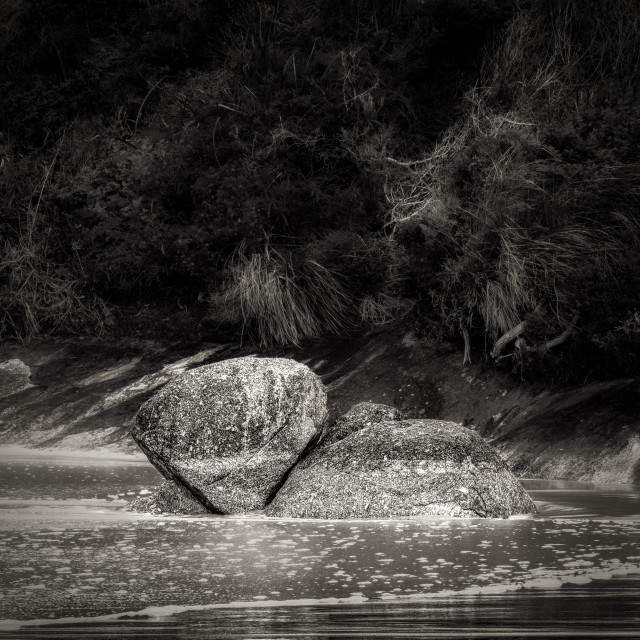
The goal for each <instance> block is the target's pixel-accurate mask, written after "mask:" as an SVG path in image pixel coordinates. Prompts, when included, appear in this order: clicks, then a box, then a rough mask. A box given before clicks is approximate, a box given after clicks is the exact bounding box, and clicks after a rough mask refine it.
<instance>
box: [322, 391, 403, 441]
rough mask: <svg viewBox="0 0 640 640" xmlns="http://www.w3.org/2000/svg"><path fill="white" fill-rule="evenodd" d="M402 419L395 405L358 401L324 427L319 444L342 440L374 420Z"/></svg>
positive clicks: (374, 421) (369, 424) (373, 422)
mask: <svg viewBox="0 0 640 640" xmlns="http://www.w3.org/2000/svg"><path fill="white" fill-rule="evenodd" d="M388 420H402V413H401V412H400V411H398V409H396V408H395V407H390V406H389V405H386V404H376V403H374V402H359V403H358V404H356V405H354V406H353V407H351V409H349V411H347V413H345V414H344V415H343V416H341V417H340V418H338V419H337V420H336V421H335V422H334V423H333V424H332V425H331V426H330V427H327V429H325V431H324V433H323V434H322V438H321V439H320V442H319V444H320V445H321V446H326V445H329V444H333V443H334V442H338V440H344V439H345V438H346V437H347V436H349V435H351V434H352V433H354V432H355V431H360V429H364V428H365V427H369V426H371V425H372V424H375V423H376V422H384V421H388Z"/></svg>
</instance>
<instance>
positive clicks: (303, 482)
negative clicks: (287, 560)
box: [267, 420, 535, 518]
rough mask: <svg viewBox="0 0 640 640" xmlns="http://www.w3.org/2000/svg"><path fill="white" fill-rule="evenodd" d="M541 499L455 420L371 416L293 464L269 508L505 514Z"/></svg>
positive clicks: (276, 511)
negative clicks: (367, 422) (376, 420)
mask: <svg viewBox="0 0 640 640" xmlns="http://www.w3.org/2000/svg"><path fill="white" fill-rule="evenodd" d="M534 512H535V506H534V504H533V502H532V500H531V498H529V496H528V495H527V493H526V492H525V490H524V488H523V487H522V485H521V484H520V482H519V481H518V479H517V478H516V477H515V476H514V475H513V474H512V473H511V472H510V471H509V469H508V468H507V466H506V465H505V463H504V462H503V461H502V460H501V459H500V457H499V456H498V454H497V453H496V452H495V451H494V450H493V449H492V448H491V447H490V446H489V445H488V444H487V443H485V442H484V441H483V440H482V439H481V438H480V437H479V436H478V435H477V434H476V433H474V432H473V431H471V430H470V429H467V428H465V427H462V426H461V425H459V424H456V423H452V422H442V421H438V420H403V421H385V422H379V423H373V424H371V425H370V426H367V427H365V428H363V429H360V430H356V431H354V432H353V433H351V434H350V435H348V436H347V437H345V438H343V439H341V440H339V441H336V442H334V443H333V444H330V445H328V446H324V447H319V448H317V449H316V450H314V451H313V452H312V453H311V454H310V455H309V456H308V457H306V458H305V459H304V460H302V461H301V462H300V463H299V464H298V465H297V466H296V467H295V468H294V469H293V471H292V472H291V474H290V475H289V477H288V479H287V481H286V483H285V484H284V486H283V487H282V488H281V489H280V491H279V492H278V494H277V495H276V497H275V498H274V500H273V501H272V502H271V504H270V505H269V506H268V508H267V515H269V516H275V517H300V518H373V517H411V516H434V515H441V516H453V517H483V518H489V517H491V518H506V517H509V516H511V515H515V514H527V513H534Z"/></svg>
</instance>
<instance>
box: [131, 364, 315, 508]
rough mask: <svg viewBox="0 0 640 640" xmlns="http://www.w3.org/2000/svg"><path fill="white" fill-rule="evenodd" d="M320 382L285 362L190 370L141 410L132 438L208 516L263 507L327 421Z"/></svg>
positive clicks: (230, 365) (205, 367)
mask: <svg viewBox="0 0 640 640" xmlns="http://www.w3.org/2000/svg"><path fill="white" fill-rule="evenodd" d="M326 402H327V400H326V393H325V390H324V386H323V384H322V382H321V380H320V379H319V378H318V377H317V376H316V375H315V374H314V373H313V372H312V371H311V370H310V369H309V368H308V367H306V366H305V365H303V364H299V363H297V362H295V361H294V360H288V359H284V358H253V357H249V358H235V359H231V360H225V361H222V362H217V363H215V364H211V365H206V366H203V367H198V368H196V369H192V370H191V371H188V372H187V373H185V374H183V375H181V376H180V377H179V378H177V379H175V380H173V381H172V382H170V383H169V384H167V385H166V386H165V387H164V388H163V389H161V390H160V391H159V392H158V393H157V394H156V395H155V396H153V397H152V398H151V399H150V400H148V401H147V402H146V403H145V404H144V405H142V407H141V408H140V410H139V412H138V415H137V417H136V426H135V428H134V430H133V433H132V435H133V437H134V439H135V440H136V442H137V443H138V445H139V446H140V448H141V449H142V450H143V451H144V452H145V454H146V455H147V457H148V458H149V460H150V461H151V462H152V463H153V464H154V465H155V466H156V467H157V468H158V469H159V470H160V471H161V472H162V473H163V475H165V477H167V478H169V479H175V480H177V481H178V482H179V483H180V484H181V485H183V486H185V487H187V488H188V490H189V491H191V493H192V494H193V495H194V496H195V497H196V498H197V499H198V500H199V501H200V502H201V503H202V504H203V505H205V506H206V507H207V508H208V509H209V510H210V511H213V512H218V513H243V512H247V511H253V510H255V509H261V508H263V507H264V506H265V504H266V503H267V500H268V499H269V497H270V496H271V494H272V492H273V490H274V489H275V487H277V486H278V484H279V483H280V482H281V480H282V478H283V477H284V476H285V474H286V473H287V471H288V470H289V469H290V468H291V467H292V466H293V465H294V464H295V462H296V460H297V459H298V457H299V455H300V454H301V452H302V451H303V450H304V449H305V447H306V446H307V444H308V442H309V441H310V440H311V439H312V438H313V437H316V436H317V434H318V432H319V430H320V428H321V427H322V424H323V422H324V419H325V416H326Z"/></svg>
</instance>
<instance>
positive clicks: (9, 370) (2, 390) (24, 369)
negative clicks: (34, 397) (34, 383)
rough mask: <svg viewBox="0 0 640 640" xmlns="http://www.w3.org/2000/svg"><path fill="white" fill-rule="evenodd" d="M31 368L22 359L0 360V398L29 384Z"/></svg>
mask: <svg viewBox="0 0 640 640" xmlns="http://www.w3.org/2000/svg"><path fill="white" fill-rule="evenodd" d="M30 377H31V369H30V368H29V367H28V366H27V365H26V364H25V363H24V362H22V360H18V359H16V358H12V359H11V360H5V361H4V362H0V398H4V397H6V396H10V395H12V394H14V393H17V392H18V391H22V390H23V389H27V388H28V387H30V386H31V381H30V379H29V378H30Z"/></svg>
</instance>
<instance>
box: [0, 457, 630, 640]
mask: <svg viewBox="0 0 640 640" xmlns="http://www.w3.org/2000/svg"><path fill="white" fill-rule="evenodd" d="M157 477H158V476H157V472H155V470H153V469H152V468H151V467H150V466H149V465H146V464H140V463H135V464H134V463H129V464H127V465H97V464H88V463H87V464H78V462H77V461H75V462H74V464H71V463H68V462H67V463H64V462H60V461H58V462H53V461H49V462H45V461H42V460H40V461H24V460H23V461H16V460H10V461H4V462H0V482H1V483H2V484H0V486H2V490H0V516H1V519H0V575H1V576H2V582H1V585H0V595H1V597H0V618H4V619H5V620H4V622H0V637H8V638H9V637H10V638H16V637H38V638H45V637H46V638H53V637H64V638H82V637H91V638H99V637H100V638H102V637H104V638H107V637H109V638H121V637H136V638H144V637H149V638H151V637H172V638H173V637H175V638H196V637H197V638H284V637H287V638H288V637H296V638H356V637H357V638H363V637H387V638H389V637H398V638H399V637H406V638H409V637H421V638H431V637H434V638H435V637H440V638H449V637H450V638H464V637H469V638H471V637H473V638H478V637H561V636H562V637H565V636H573V637H581V638H586V637H600V635H601V634H606V635H609V637H637V638H640V631H638V629H640V607H639V605H640V576H639V575H637V574H640V518H639V517H638V515H637V514H638V513H640V508H639V506H638V505H639V497H640V491H638V489H637V488H636V489H633V488H612V487H605V488H596V487H587V488H585V487H584V485H579V484H575V483H572V486H563V485H562V484H559V483H548V482H546V483H545V482H540V481H526V483H525V486H526V487H527V489H528V490H529V491H530V493H531V495H532V496H533V498H534V500H536V501H537V504H538V507H539V508H540V511H541V516H540V517H536V518H530V519H513V520H480V519H474V520H455V519H450V520H447V519H442V518H440V519H436V518H432V519H414V520H401V521H399V520H378V521H371V520H361V521H311V520H284V519H282V520H280V519H266V518H264V517H263V516H261V515H260V514H256V515H254V516H251V517H217V516H203V517H198V518H193V517H192V518H179V517H166V518H152V517H149V516H143V515H139V514H138V515H136V514H131V513H128V512H124V511H122V505H123V504H125V500H128V499H132V498H133V497H135V496H136V495H140V494H142V493H144V492H145V491H147V490H148V488H149V487H150V486H151V485H153V484H155V483H156V482H157ZM616 576H617V577H616ZM625 576H626V577H625ZM612 578H613V579H612ZM594 603H596V605H595V606H594ZM127 612H128V613H127ZM124 613H127V615H126V616H125V617H124V618H123V617H122V616H123V614H124ZM62 618H69V620H67V621H63V620H61V619H62ZM11 620H13V622H12V621H11ZM54 620H55V621H57V622H56V624H55V625H54V626H48V627H47V628H46V629H44V628H43V627H42V626H37V625H42V624H45V623H46V622H48V621H54ZM17 621H23V622H17ZM29 621H31V622H29Z"/></svg>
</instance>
